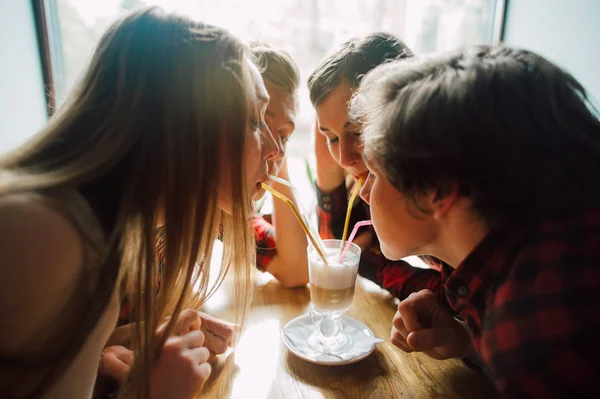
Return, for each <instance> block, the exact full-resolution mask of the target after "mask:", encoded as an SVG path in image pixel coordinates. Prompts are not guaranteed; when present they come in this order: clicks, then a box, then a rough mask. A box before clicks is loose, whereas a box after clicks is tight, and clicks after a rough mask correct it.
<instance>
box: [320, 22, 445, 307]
mask: <svg viewBox="0 0 600 399" xmlns="http://www.w3.org/2000/svg"><path fill="white" fill-rule="evenodd" d="M408 57H412V52H411V50H410V49H409V48H408V47H406V45H405V44H404V43H402V41H400V40H399V39H398V38H396V37H394V36H392V35H390V34H387V33H373V34H370V35H367V36H364V37H361V38H354V39H350V40H348V41H347V42H345V43H344V44H342V45H341V46H340V47H339V48H338V49H336V50H335V51H334V52H333V53H332V54H330V55H329V56H327V57H326V58H325V59H324V60H323V61H321V63H320V64H319V66H317V68H316V69H315V70H314V72H313V73H312V74H311V76H310V77H309V79H308V89H309V91H310V99H311V102H312V104H313V106H314V107H315V110H316V111H317V125H316V133H315V153H316V158H317V182H316V188H317V200H318V201H317V202H318V209H317V213H318V216H319V234H320V235H321V238H324V239H325V238H338V239H339V238H341V236H342V232H343V229H344V221H345V218H346V209H347V207H348V197H349V191H350V190H352V185H353V184H355V182H356V180H357V179H358V178H360V177H362V178H364V177H365V176H366V173H367V168H366V166H365V163H364V161H363V159H362V141H361V137H360V136H361V133H360V130H361V128H360V125H359V124H358V123H355V122H354V121H352V120H351V118H350V117H349V115H348V103H349V100H350V98H351V97H352V95H353V93H354V92H355V90H356V89H357V88H358V85H359V83H360V80H361V79H362V77H363V76H364V75H365V74H366V73H367V72H369V71H370V70H372V69H374V68H375V67H377V66H379V65H381V64H384V63H386V62H389V61H392V60H395V59H406V58H408ZM346 177H349V179H350V180H351V184H350V187H348V186H347V185H346ZM369 218H370V215H369V206H368V205H367V204H366V203H364V202H363V201H361V200H360V199H358V198H357V200H356V202H355V204H354V208H353V209H352V216H351V219H350V228H352V226H354V224H355V223H356V222H357V221H360V220H365V219H369ZM355 240H356V243H357V244H358V245H360V246H361V247H362V248H363V253H362V255H361V259H360V265H359V273H360V274H361V276H363V277H366V278H368V279H370V280H372V281H374V282H376V283H377V284H379V285H380V286H382V287H383V288H385V289H387V290H389V291H390V292H391V293H392V294H394V295H395V296H397V297H399V298H401V299H403V298H406V297H407V296H408V295H409V294H410V293H412V292H415V291H418V290H419V289H421V288H422V287H427V288H429V289H431V290H432V291H440V290H442V286H441V284H439V273H438V271H437V270H431V269H420V268H415V267H412V266H411V265H410V264H408V263H407V262H404V261H402V260H397V261H390V260H388V259H386V258H385V256H384V255H383V254H382V253H381V249H380V245H379V242H378V240H377V237H375V235H374V234H373V231H372V229H364V230H363V231H362V232H360V233H359V234H358V235H357V237H356V239H355ZM428 263H429V264H430V266H432V267H435V268H439V265H438V262H433V261H431V260H428Z"/></svg>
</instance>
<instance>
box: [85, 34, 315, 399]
mask: <svg viewBox="0 0 600 399" xmlns="http://www.w3.org/2000/svg"><path fill="white" fill-rule="evenodd" d="M250 55H251V58H252V61H253V63H254V64H255V65H256V66H257V67H258V70H259V71H260V75H261V76H262V79H263V80H264V82H265V87H266V90H267V93H268V95H269V103H268V105H267V108H266V111H265V121H266V124H267V126H268V127H269V131H270V133H271V135H272V136H273V141H274V142H276V143H277V144H278V151H277V153H276V155H275V156H273V157H272V158H271V159H270V160H269V164H268V170H269V174H272V175H278V176H279V177H281V178H283V179H286V180H289V175H288V171H287V164H286V162H285V148H286V144H287V140H288V139H289V137H290V135H291V134H292V133H293V132H294V129H295V117H296V108H297V90H298V86H299V83H300V75H299V72H298V68H297V66H296V64H295V63H294V61H293V60H292V58H291V57H290V55H289V54H288V53H287V52H285V51H283V50H281V49H278V48H274V47H271V46H268V45H267V44H264V43H260V42H252V43H251V45H250ZM250 68H251V70H252V72H253V73H254V74H255V75H257V74H258V71H257V70H256V67H255V66H250ZM257 80H259V79H257ZM269 184H271V185H273V186H275V188H276V189H277V190H278V191H280V192H282V193H283V194H284V195H286V196H288V198H290V199H292V200H293V201H295V197H294V193H293V191H292V190H291V189H290V188H289V187H287V186H285V185H282V184H279V183H277V182H273V181H270V180H269ZM263 194H264V190H262V189H261V190H260V191H258V192H257V193H256V194H255V196H254V198H257V197H260V196H261V195H263ZM252 226H253V228H254V230H255V235H256V243H257V248H256V255H257V256H256V265H257V267H258V269H259V270H261V271H268V272H270V273H271V274H273V275H274V276H275V277H276V278H277V279H278V280H279V281H280V282H281V284H282V285H284V286H286V287H295V286H299V285H305V284H306V283H307V282H308V272H307V270H308V265H307V259H306V246H307V240H306V235H305V234H304V230H302V227H301V226H300V224H299V223H298V221H297V220H296V218H295V216H294V215H293V213H292V212H291V210H290V209H289V207H288V206H287V205H286V204H283V203H282V202H280V201H275V202H274V212H273V215H272V216H271V223H270V222H269V221H267V220H266V219H265V217H263V216H260V215H258V214H254V215H253V217H252ZM284 229H285V231H286V234H285V235H283V234H282V235H280V236H279V238H278V239H276V235H275V230H277V231H282V230H284ZM157 248H158V259H159V263H160V262H161V261H162V260H163V258H164V250H165V237H164V231H163V229H159V232H158V238H157ZM157 291H158V284H157ZM130 296H131V293H128V294H126V295H123V298H122V301H121V310H120V315H119V321H118V323H117V326H118V327H117V329H115V331H114V332H113V333H112V334H111V337H110V338H109V340H108V342H107V347H106V348H105V349H104V351H103V352H102V357H101V361H100V365H99V378H98V381H97V383H96V388H95V393H96V396H97V397H102V396H106V395H108V394H109V393H110V392H113V391H114V390H115V389H116V388H117V387H118V383H124V382H125V381H126V380H127V378H128V376H129V372H130V367H131V366H132V365H133V361H134V354H133V352H132V351H131V350H130V349H128V348H129V347H130V346H131V342H130V335H131V330H132V328H133V324H132V323H131V321H132V306H131V305H132V304H131V303H130V302H131V301H130ZM187 311H188V312H191V310H189V309H188V310H187ZM189 317H191V318H195V319H196V323H197V324H198V328H199V329H200V330H201V331H202V332H203V333H204V336H205V341H204V346H205V347H206V348H207V349H208V350H209V352H210V356H209V361H210V360H213V359H215V358H216V355H220V354H223V353H225V352H226V351H227V349H228V348H229V347H230V346H231V345H232V343H233V341H234V336H235V332H236V330H238V329H239V326H236V325H234V324H232V323H230V322H227V321H225V320H220V319H216V318H214V317H211V316H210V315H207V314H205V313H202V312H195V314H194V315H190V316H189Z"/></svg>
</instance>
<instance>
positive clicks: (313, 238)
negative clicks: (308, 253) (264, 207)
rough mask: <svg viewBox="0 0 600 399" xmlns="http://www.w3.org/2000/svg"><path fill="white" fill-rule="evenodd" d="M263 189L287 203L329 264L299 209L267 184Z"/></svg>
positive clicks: (263, 184)
mask: <svg viewBox="0 0 600 399" xmlns="http://www.w3.org/2000/svg"><path fill="white" fill-rule="evenodd" d="M262 188H264V189H265V190H267V191H268V192H270V193H271V194H273V195H274V196H275V197H277V198H279V199H280V200H281V201H283V202H285V203H286V204H287V205H288V206H289V207H290V208H291V209H292V212H293V213H294V216H296V219H297V220H298V222H299V223H300V225H301V226H302V229H303V230H304V233H305V234H306V235H307V236H308V238H309V239H310V242H311V243H312V245H313V247H314V248H315V250H316V251H317V253H318V254H319V256H320V257H321V259H323V262H324V263H325V264H327V259H326V258H325V254H324V253H323V251H322V250H321V247H320V245H319V244H318V243H317V242H318V241H317V240H318V239H317V240H315V237H313V235H312V234H311V232H310V230H309V229H308V226H307V225H306V223H304V219H302V215H300V212H299V211H298V208H297V207H296V205H295V204H294V203H293V202H292V200H290V199H289V198H288V197H286V196H285V195H283V194H281V193H280V192H279V191H277V190H275V189H274V188H272V187H271V186H269V185H267V184H265V183H262Z"/></svg>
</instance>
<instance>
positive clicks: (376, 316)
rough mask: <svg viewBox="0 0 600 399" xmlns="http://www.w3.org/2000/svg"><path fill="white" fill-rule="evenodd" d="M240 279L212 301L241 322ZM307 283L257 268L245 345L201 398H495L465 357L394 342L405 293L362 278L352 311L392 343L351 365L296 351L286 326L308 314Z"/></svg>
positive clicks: (217, 311) (216, 372)
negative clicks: (312, 359)
mask: <svg viewBox="0 0 600 399" xmlns="http://www.w3.org/2000/svg"><path fill="white" fill-rule="evenodd" d="M231 298H232V284H231V282H230V281H229V280H227V279H226V281H225V282H224V283H223V285H222V286H221V287H220V288H219V291H218V292H217V293H216V294H215V295H214V296H213V297H212V298H211V299H210V300H209V302H208V303H207V304H206V306H205V307H204V310H205V311H206V312H207V313H210V314H212V315H214V316H216V317H222V318H224V319H227V320H232V321H233V320H234V318H235V315H234V311H233V309H232V304H231V302H230V301H231ZM309 303H310V294H309V290H308V288H306V287H303V288H297V289H286V288H284V287H282V286H281V285H280V284H279V283H278V282H277V281H276V280H275V279H274V278H273V277H272V276H270V275H269V274H267V273H264V274H263V273H260V272H256V278H255V282H254V297H253V303H252V307H251V309H249V311H248V313H247V319H246V323H245V327H244V331H243V332H242V335H241V338H240V341H239V344H238V347H237V348H236V350H235V352H234V353H231V354H230V355H229V356H227V357H226V358H225V359H220V360H219V362H218V363H217V364H216V365H215V366H214V367H213V375H212V376H211V380H210V381H209V382H208V383H207V386H206V388H205V391H204V394H203V395H202V396H201V397H210V398H219V399H221V398H251V399H262V398H277V399H296V398H302V399H305V398H336V399H337V398H369V399H379V398H385V399H387V398H389V399H392V398H494V397H497V394H496V391H495V389H494V387H493V385H492V384H491V383H490V382H489V381H488V380H487V379H486V378H485V377H484V376H483V375H482V374H479V373H477V372H475V371H473V370H471V369H470V368H468V367H467V366H466V365H465V364H464V363H463V362H461V361H459V360H445V361H438V360H434V359H430V358H429V357H427V356H426V355H423V354H420V353H411V354H407V353H404V352H402V351H400V350H398V349H396V348H395V347H394V346H393V345H392V344H391V343H390V342H389V334H390V327H391V321H392V317H393V316H394V313H395V311H396V306H397V299H395V298H393V297H392V296H391V295H390V294H389V293H387V291H384V290H382V289H380V288H379V287H378V286H377V285H375V284H374V283H372V282H370V281H368V280H366V279H364V278H362V277H359V279H358V281H357V283H356V290H355V295H354V302H353V304H352V307H351V309H350V310H349V311H348V313H347V315H349V316H351V317H354V318H356V319H358V320H360V321H362V322H363V323H365V324H366V325H368V326H369V327H370V328H371V330H372V331H373V332H374V333H375V335H376V336H377V337H380V338H383V339H384V340H385V341H384V342H381V343H379V344H377V348H376V349H375V352H373V354H371V355H370V356H369V357H367V358H366V359H364V360H362V361H360V362H358V363H355V364H351V365H347V366H339V367H331V366H320V365H316V364H312V363H308V362H306V361H304V360H301V359H299V358H297V357H295V356H294V355H292V354H291V353H289V352H288V350H287V348H286V347H285V345H284V344H283V342H282V340H281V329H282V328H283V326H285V324H286V323H287V322H288V321H290V320H292V319H294V318H295V317H297V316H300V315H302V314H305V313H307V310H308V306H309Z"/></svg>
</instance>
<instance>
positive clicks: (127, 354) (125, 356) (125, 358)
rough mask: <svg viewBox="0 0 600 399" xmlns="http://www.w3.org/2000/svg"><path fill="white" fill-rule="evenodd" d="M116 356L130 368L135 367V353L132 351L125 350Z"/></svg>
mask: <svg viewBox="0 0 600 399" xmlns="http://www.w3.org/2000/svg"><path fill="white" fill-rule="evenodd" d="M124 349H125V348H124ZM115 356H116V357H117V359H119V360H120V361H122V362H123V363H125V364H127V365H129V366H131V365H133V360H134V359H135V356H134V354H133V351H130V350H129V349H125V350H124V351H122V352H119V353H115Z"/></svg>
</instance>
